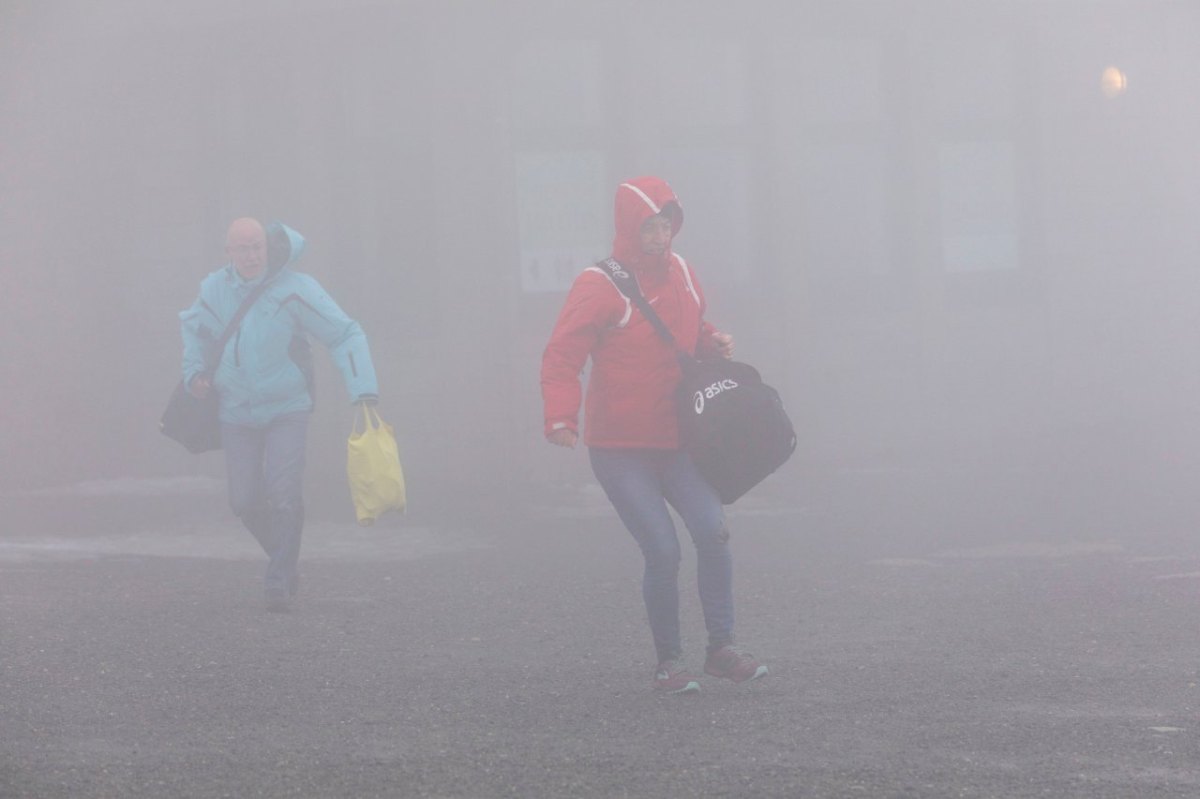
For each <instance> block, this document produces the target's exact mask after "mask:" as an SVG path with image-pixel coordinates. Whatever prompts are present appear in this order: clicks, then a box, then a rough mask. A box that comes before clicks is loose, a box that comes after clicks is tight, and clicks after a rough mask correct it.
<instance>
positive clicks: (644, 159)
mask: <svg viewBox="0 0 1200 799" xmlns="http://www.w3.org/2000/svg"><path fill="white" fill-rule="evenodd" d="M161 5H162V6H164V7H159V5H158V4H149V3H144V4H143V3H133V4H130V5H129V6H128V7H126V8H125V9H121V8H120V5H119V4H109V7H107V8H106V9H103V10H101V9H98V8H93V7H92V6H91V5H90V4H83V3H79V4H59V5H58V6H57V7H56V8H54V9H50V10H47V9H45V8H43V7H41V6H40V5H39V4H36V3H33V2H28V1H27V0H26V1H25V2H16V3H15V4H10V7H9V8H8V9H7V10H6V11H4V12H2V13H3V15H4V17H5V19H6V22H7V23H8V24H7V25H5V26H4V27H5V29H6V32H5V33H4V34H3V36H4V37H5V39H4V44H5V47H4V51H5V55H4V56H2V58H3V67H4V69H3V74H4V77H3V79H2V84H0V85H2V86H3V90H4V92H5V95H4V99H5V105H6V107H7V108H8V109H9V110H8V111H7V112H6V113H5V119H4V120H3V125H4V140H5V142H6V146H5V148H4V154H3V156H2V157H3V159H4V161H3V170H4V172H3V176H4V179H5V188H4V189H3V192H4V195H5V197H4V203H3V205H4V209H5V210H4V217H3V220H2V221H0V225H2V227H0V238H2V241H0V247H2V248H3V249H2V250H0V256H2V258H3V262H4V264H5V268H4V271H5V278H4V284H5V287H4V294H5V299H4V300H3V301H0V302H2V303H3V308H4V313H3V315H2V317H0V327H2V329H3V331H4V336H3V342H4V343H3V348H4V349H3V351H4V353H5V355H4V358H3V359H0V381H2V384H3V387H4V406H5V411H4V413H5V430H4V440H3V445H4V449H5V452H4V458H3V467H0V487H3V488H5V489H6V490H7V489H23V488H29V487H36V486H44V485H52V484H57V483H65V482H72V481H78V480H84V479H96V478H106V477H125V476H149V475H157V474H196V473H202V474H220V472H221V468H220V459H219V457H217V456H204V457H201V458H192V457H190V456H187V455H186V454H184V453H182V451H176V449H175V448H174V446H173V445H172V444H170V443H169V442H167V441H166V440H165V439H162V438H161V437H160V436H159V435H158V434H157V431H156V429H155V426H156V420H157V416H158V414H159V412H160V411H161V406H162V404H163V403H164V402H165V399H166V396H167V394H168V392H169V390H170V388H171V386H172V383H173V381H174V380H175V376H176V371H177V365H178V358H179V352H178V351H179V343H178V331H177V322H176V317H175V314H176V312H177V311H178V310H179V309H181V308H183V307H184V306H186V305H187V304H188V303H189V302H190V301H191V299H192V297H193V296H194V292H195V290H196V287H197V284H198V282H199V280H200V278H201V277H202V276H203V275H204V274H206V273H207V272H208V271H211V270H212V269H214V268H216V267H217V266H219V265H220V262H221V246H222V237H223V232H224V229H225V226H226V224H227V223H228V221H229V220H230V219H231V218H233V217H235V216H240V215H256V216H262V217H269V218H279V219H282V220H285V221H287V222H288V223H289V224H290V225H292V226H294V227H295V228H297V229H298V230H300V231H302V232H303V233H304V234H305V235H306V236H307V237H308V239H309V242H310V246H311V249H310V250H309V252H308V253H307V254H306V256H305V260H304V261H303V262H302V264H301V266H302V268H304V269H305V270H306V271H310V272H312V273H313V274H314V275H315V276H317V277H318V279H320V280H321V281H322V283H323V284H324V285H325V286H326V287H327V288H328V289H329V290H330V291H331V293H332V294H333V295H334V296H335V297H336V298H338V300H339V301H340V302H341V303H342V304H343V306H344V307H345V308H346V310H347V311H348V312H349V313H350V314H351V315H352V316H355V317H356V318H358V319H359V320H360V321H361V322H362V323H363V325H364V327H365V328H366V330H367V332H368V335H369V336H370V338H371V341H372V345H373V350H374V354H375V357H376V360H377V364H378V367H379V373H380V380H381V388H382V392H383V395H384V403H383V409H384V414H385V416H387V417H389V418H390V419H391V420H392V421H393V422H394V423H395V425H396V427H397V429H398V431H399V433H400V438H401V444H402V449H403V451H404V458H405V461H406V466H407V468H408V471H409V475H410V481H411V482H412V484H413V485H412V489H413V492H414V495H415V496H420V495H421V492H422V490H424V491H425V492H426V493H427V494H428V495H430V496H438V497H442V498H445V501H451V500H449V499H448V498H450V497H453V496H455V495H456V494H457V495H460V496H461V494H462V492H464V491H465V492H468V495H470V496H479V497H491V496H495V495H501V496H503V495H505V494H509V495H512V496H526V495H533V496H537V495H539V494H541V493H552V492H554V491H558V490H564V487H569V486H570V485H574V484H577V483H579V482H581V481H585V480H587V479H588V478H589V474H588V472H587V470H586V464H585V461H586V459H585V458H582V457H578V456H576V457H572V456H564V453H562V452H558V451H551V450H550V449H549V448H548V447H546V446H545V444H544V443H543V442H542V439H541V419H540V399H539V391H538V365H539V364H538V362H539V357H540V353H541V347H542V346H543V344H544V341H545V338H546V336H547V334H548V332H549V330H550V327H551V325H552V323H553V320H554V316H555V314H556V312H557V309H558V307H559V305H560V304H561V302H562V299H563V297H564V294H565V290H566V287H567V286H569V284H570V280H571V279H572V278H573V276H574V274H576V273H577V272H578V271H579V270H580V269H582V268H583V266H584V265H586V264H587V263H588V262H589V261H590V260H591V259H595V258H600V257H602V256H604V255H605V254H606V253H607V248H608V245H609V241H610V239H611V198H612V193H613V190H614V187H615V186H616V184H617V183H618V182H619V181H620V180H621V179H623V178H626V177H630V176H634V175H638V174H646V173H654V174H660V175H663V176H664V177H666V178H667V179H668V180H670V181H671V182H672V184H673V185H674V186H675V188H676V189H677V191H678V192H679V194H680V196H681V198H682V200H683V204H684V208H685V213H686V216H687V222H686V223H685V226H684V230H683V233H682V234H681V236H680V238H679V240H678V241H677V249H678V250H679V251H680V252H682V253H684V254H685V255H686V256H688V258H689V262H690V263H693V264H694V265H695V267H696V269H697V271H698V273H699V275H700V278H701V280H702V281H703V282H704V284H705V285H706V287H707V291H708V294H709V298H710V303H711V308H710V313H709V315H710V318H711V319H712V320H713V321H714V322H716V323H717V324H718V325H720V326H722V327H724V328H726V329H729V330H731V331H733V332H734V333H735V335H736V336H737V338H738V346H739V352H740V354H741V355H742V356H744V357H745V358H746V359H747V360H749V361H751V362H753V363H755V364H756V365H758V366H759V367H760V369H761V370H762V371H763V373H764V374H765V376H766V377H767V378H768V380H770V381H771V382H774V383H775V384H777V385H778V386H779V388H780V389H781V391H782V392H783V394H784V396H785V398H786V399H787V402H788V405H789V407H790V409H791V411H792V413H793V416H794V417H795V420H796V422H797V426H798V428H799V432H800V438H801V449H800V451H799V454H798V456H797V459H796V461H795V462H793V463H792V464H789V466H788V467H786V469H785V471H784V472H783V473H781V474H780V475H778V476H776V477H775V478H772V484H773V490H774V491H776V492H778V493H779V494H780V495H781V496H787V495H793V494H794V493H795V492H802V491H803V490H805V487H806V486H808V487H811V486H814V485H831V484H833V482H836V476H837V475H859V476H860V477H861V476H866V477H863V479H867V480H869V479H871V478H870V475H888V474H910V475H911V474H919V475H922V477H920V478H919V480H918V481H917V482H918V483H920V484H921V485H922V486H923V488H922V489H921V490H923V491H927V492H929V493H930V494H937V493H939V492H953V491H961V490H963V489H964V487H965V486H966V483H967V481H968V480H976V481H978V480H982V481H984V482H985V483H988V484H990V485H991V486H993V488H992V489H986V490H984V494H987V491H991V492H992V493H991V494H988V496H990V497H991V499H992V500H993V501H995V502H996V504H997V506H1006V505H1008V504H1009V503H1008V502H1007V500H1006V498H1007V497H1010V496H1011V500H1012V503H1011V504H1012V505H1014V506H1019V505H1021V503H1028V505H1027V506H1026V507H1029V508H1035V509H1040V510H1041V511H1052V510H1054V509H1055V508H1059V509H1060V510H1061V506H1062V505H1063V503H1068V504H1069V503H1070V502H1071V501H1072V498H1083V497H1085V496H1087V495H1088V494H1089V493H1091V494H1095V493H1097V492H1098V493H1099V494H1101V495H1103V494H1105V493H1106V492H1109V491H1118V490H1119V491H1132V492H1134V494H1135V496H1136V497H1138V498H1141V500H1142V501H1143V502H1144V503H1153V502H1172V501H1176V500H1173V499H1171V497H1176V498H1177V497H1178V495H1177V493H1176V492H1175V491H1174V488H1175V487H1177V486H1176V482H1175V481H1177V482H1178V485H1179V486H1182V485H1184V484H1185V482H1186V479H1187V478H1188V477H1190V476H1192V475H1194V474H1195V472H1196V471H1197V466H1200V464H1198V463H1197V457H1196V455H1195V454H1194V453H1195V452H1196V445H1197V444H1200V424H1198V423H1197V421H1196V417H1197V412H1196V411H1195V410H1194V408H1193V406H1194V405H1195V402H1194V399H1193V398H1194V397H1195V396H1196V395H1197V388H1198V386H1197V382H1198V378H1197V369H1196V366H1197V364H1196V363H1195V360H1196V355H1197V352H1198V350H1197V348H1196V346H1195V345H1194V344H1193V343H1192V340H1193V339H1194V337H1195V333H1194V331H1193V328H1194V327H1195V324H1196V320H1197V319H1198V318H1200V299H1198V297H1200V292H1198V289H1200V276H1198V275H1197V274H1196V264H1197V262H1198V260H1200V259H1198V258H1197V256H1198V255H1200V245H1198V243H1197V240H1196V239H1197V237H1196V234H1195V225H1194V221H1193V220H1194V219H1195V218H1196V216H1197V212H1198V211H1200V190H1198V189H1197V186H1200V161H1198V159H1197V158H1196V155H1195V142H1196V141H1200V114H1198V113H1197V111H1196V109H1195V107H1194V98H1195V97H1196V96H1200V12H1198V11H1197V9H1196V7H1195V4H1193V3H1188V2H1136V3H1135V2H1060V3H1044V2H1035V1H1033V0H1030V1H1028V2H1025V1H1019V0H1013V1H1012V2H972V1H971V0H961V1H959V2H918V1H917V0H913V1H912V2H838V3H833V2H802V1H800V2H794V3H768V2H754V1H753V0H751V2H747V3H743V4H739V5H737V6H736V7H727V6H726V7H722V8H721V9H720V10H712V11H710V10H705V9H702V8H698V7H697V4H686V3H670V2H668V3H662V4H626V3H616V4H587V5H586V7H585V5H584V4H579V6H580V7H578V8H573V7H570V6H571V5H573V4H565V5H564V4H556V3H549V2H532V1H529V2H513V3H497V4H485V3H458V2H448V3H432V2H429V3H400V4H389V3H371V2H351V3H334V2H332V1H331V0H330V1H329V2H322V1H320V0H308V2H304V3H262V4H260V5H258V6H255V5H253V4H251V5H249V6H248V7H242V5H241V4H233V3H220V2H217V3H207V4H194V5H189V4H161ZM165 6H175V7H173V8H167V7H165ZM1110 67H1112V68H1115V69H1118V70H1120V73H1121V75H1122V76H1123V77H1124V78H1125V82H1124V83H1122V84H1121V85H1119V86H1116V87H1115V88H1114V84H1113V81H1112V80H1111V75H1110V78H1109V80H1108V83H1102V76H1103V75H1104V70H1105V69H1106V68H1110ZM318 360H320V358H318ZM322 364H323V366H324V368H323V370H322V371H321V373H320V386H321V387H320V396H319V398H318V403H319V408H318V412H317V418H316V424H315V426H314V432H313V439H312V443H311V444H310V460H311V462H312V464H313V467H312V473H313V474H312V477H311V480H312V481H313V482H314V484H316V486H321V488H318V489H317V494H318V496H319V495H320V494H322V493H327V494H328V495H329V496H336V497H337V498H338V499H339V500H340V498H341V496H342V493H343V492H344V488H343V486H342V484H341V483H340V482H339V481H340V476H341V470H342V468H343V460H342V458H343V454H342V453H343V449H342V446H343V445H342V440H343V439H344V436H345V434H346V433H347V432H348V429H349V424H350V419H349V410H348V408H347V407H346V406H345V404H344V399H345V398H344V397H343V396H342V389H341V387H340V386H339V385H338V382H337V379H336V375H335V374H334V373H333V371H332V369H330V368H329V367H328V364H327V363H326V362H324V361H322ZM481 487H490V488H491V489H494V490H493V491H491V492H488V491H485V490H481ZM481 501H483V500H481ZM1064 512H1065V511H1064ZM1013 513H1014V517H1013V518H1014V521H1018V520H1019V517H1020V512H1019V510H1014V511H1013Z"/></svg>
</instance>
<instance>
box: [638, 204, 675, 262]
mask: <svg viewBox="0 0 1200 799" xmlns="http://www.w3.org/2000/svg"><path fill="white" fill-rule="evenodd" d="M673 233H674V226H673V225H672V223H671V218H670V217H668V216H667V215H666V214H655V215H654V216H649V217H646V221H644V222H642V226H641V228H639V229H638V244H639V245H641V248H642V252H643V253H645V254H646V255H652V256H655V257H656V258H657V257H661V256H663V255H666V253H667V248H669V247H670V246H671V236H672V234H673Z"/></svg>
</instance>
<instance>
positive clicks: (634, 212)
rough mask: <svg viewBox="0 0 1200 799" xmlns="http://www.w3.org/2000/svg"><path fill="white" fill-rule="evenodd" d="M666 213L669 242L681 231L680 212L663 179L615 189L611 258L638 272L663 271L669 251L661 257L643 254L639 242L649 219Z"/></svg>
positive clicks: (636, 180)
mask: <svg viewBox="0 0 1200 799" xmlns="http://www.w3.org/2000/svg"><path fill="white" fill-rule="evenodd" d="M664 212H665V213H666V214H667V215H668V216H670V218H671V238H672V240H674V238H675V236H677V235H679V229H680V228H681V227H683V208H682V207H681V206H680V205H679V200H678V198H676V196H675V191H674V190H673V189H672V188H671V187H670V186H669V185H667V182H666V181H665V180H663V179H662V178H656V177H651V176H646V177H640V178H634V179H632V180H627V181H625V182H624V183H622V184H621V185H620V186H618V187H617V198H616V203H615V210H614V214H613V218H614V220H615V223H616V229H617V230H616V237H615V238H614V239H613V258H615V259H616V260H617V261H618V262H620V263H621V264H622V265H624V266H626V267H631V268H633V269H636V270H637V271H639V272H645V271H656V270H658V269H666V267H667V264H668V263H669V262H670V259H671V247H670V245H668V246H667V250H666V252H665V253H663V254H662V255H661V256H653V255H647V254H645V253H644V252H642V245H641V242H640V240H639V238H638V233H639V231H640V230H641V227H642V223H643V222H645V221H646V220H647V219H649V218H650V217H652V216H655V215H656V214H660V213H664Z"/></svg>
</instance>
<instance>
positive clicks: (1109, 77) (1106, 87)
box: [1100, 67, 1129, 100]
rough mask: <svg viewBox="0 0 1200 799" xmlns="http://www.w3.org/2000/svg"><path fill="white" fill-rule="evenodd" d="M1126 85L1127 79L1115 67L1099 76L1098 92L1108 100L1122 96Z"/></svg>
mask: <svg viewBox="0 0 1200 799" xmlns="http://www.w3.org/2000/svg"><path fill="white" fill-rule="evenodd" d="M1128 85H1129V79H1128V78H1126V77H1125V73H1124V72H1122V71H1121V70H1119V69H1117V68H1116V67H1108V68H1107V69H1105V70H1104V72H1102V73H1101V74H1100V91H1102V92H1104V96H1105V97H1107V98H1108V99H1110V100H1111V99H1113V98H1114V97H1118V96H1120V95H1122V94H1124V93H1125V87H1126V86H1128Z"/></svg>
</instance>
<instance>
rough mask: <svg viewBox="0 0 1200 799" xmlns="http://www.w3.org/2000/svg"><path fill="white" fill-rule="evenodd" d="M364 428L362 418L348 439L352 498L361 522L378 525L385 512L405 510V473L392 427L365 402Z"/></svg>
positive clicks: (348, 471) (347, 455) (355, 420)
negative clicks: (360, 426) (359, 424)
mask: <svg viewBox="0 0 1200 799" xmlns="http://www.w3.org/2000/svg"><path fill="white" fill-rule="evenodd" d="M362 408H363V421H364V426H363V430H362V432H361V433H360V432H359V431H358V418H357V417H355V419H354V427H353V428H351V430H350V439H349V440H348V441H347V442H346V476H347V477H348V478H349V479H350V497H351V499H353V500H354V513H355V515H356V516H357V517H358V523H359V524H361V525H364V526H365V525H370V524H374V523H375V520H376V519H377V518H379V517H380V516H381V515H382V514H383V513H384V512H385V511H389V510H399V511H403V510H404V507H405V505H406V503H407V500H406V498H405V495H404V472H403V471H402V470H401V469H400V452H399V450H398V449H397V448H396V436H395V434H394V433H393V431H392V426H391V425H390V424H388V423H387V422H385V421H383V420H382V419H380V418H379V413H378V412H377V411H376V410H375V408H373V407H371V406H369V405H368V404H367V403H363V406H362Z"/></svg>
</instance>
